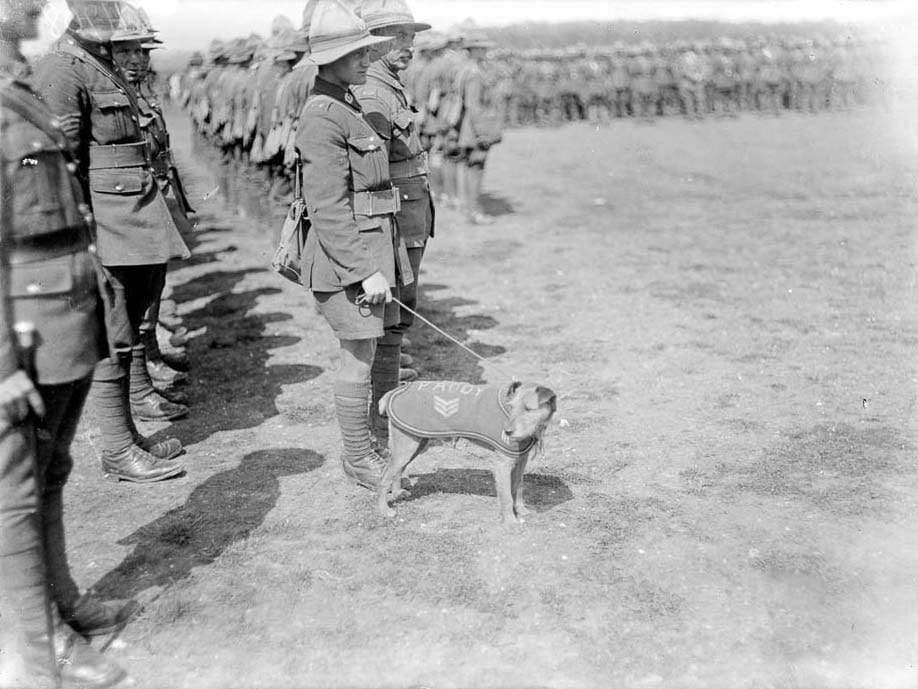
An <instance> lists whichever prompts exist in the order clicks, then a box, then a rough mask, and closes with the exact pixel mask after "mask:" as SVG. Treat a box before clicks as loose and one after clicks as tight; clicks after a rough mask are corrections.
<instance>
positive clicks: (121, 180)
mask: <svg viewBox="0 0 918 689" xmlns="http://www.w3.org/2000/svg"><path fill="white" fill-rule="evenodd" d="M151 182H152V178H151V175H150V173H149V172H147V171H145V170H141V169H139V168H119V169H112V170H90V172H89V184H90V187H91V188H92V190H93V191H94V192H96V193H99V194H119V195H122V196H131V195H136V194H140V193H141V192H143V191H144V189H146V188H147V187H148V186H149V185H150V184H151Z"/></svg>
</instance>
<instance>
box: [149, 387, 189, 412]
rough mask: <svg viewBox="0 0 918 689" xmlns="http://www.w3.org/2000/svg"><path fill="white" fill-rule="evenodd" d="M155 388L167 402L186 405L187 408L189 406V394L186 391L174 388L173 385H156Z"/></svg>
mask: <svg viewBox="0 0 918 689" xmlns="http://www.w3.org/2000/svg"><path fill="white" fill-rule="evenodd" d="M153 388H154V389H155V390H156V392H158V393H159V394H160V395H162V396H163V397H165V398H166V399H167V400H169V401H170V402H172V404H184V405H185V406H186V407H187V406H188V402H189V399H188V393H187V392H185V391H184V390H182V389H180V388H177V387H174V386H172V385H168V386H165V387H160V386H159V385H155V384H154V385H153Z"/></svg>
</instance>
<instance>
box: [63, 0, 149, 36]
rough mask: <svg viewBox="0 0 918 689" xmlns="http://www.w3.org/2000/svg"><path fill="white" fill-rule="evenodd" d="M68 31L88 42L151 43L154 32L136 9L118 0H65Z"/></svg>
mask: <svg viewBox="0 0 918 689" xmlns="http://www.w3.org/2000/svg"><path fill="white" fill-rule="evenodd" d="M67 6H68V7H69V8H70V13H71V14H72V15H73V17H72V19H71V20H70V26H69V27H68V30H69V31H70V32H71V33H73V34H74V35H76V36H79V37H80V38H82V39H83V40H85V41H88V42H90V43H108V42H110V41H142V42H143V41H151V40H152V39H153V38H154V35H153V30H152V29H151V28H150V27H149V25H147V24H146V23H145V22H144V20H143V17H142V15H141V14H140V13H139V12H138V11H137V9H136V8H134V7H131V6H130V5H128V4H127V3H125V2H122V1H121V0H67Z"/></svg>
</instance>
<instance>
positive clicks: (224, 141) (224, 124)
mask: <svg viewBox="0 0 918 689" xmlns="http://www.w3.org/2000/svg"><path fill="white" fill-rule="evenodd" d="M423 35H424V34H419V38H418V40H419V41H421V36H423ZM420 45H421V47H420V49H417V50H416V51H415V60H417V59H419V57H420V56H421V55H425V56H426V58H425V59H423V60H422V63H421V64H422V67H423V68H424V69H429V67H430V65H431V64H433V60H432V57H433V55H434V54H436V55H437V60H438V64H440V63H442V68H441V69H439V70H438V75H439V76H438V80H437V84H438V85H437V87H435V88H433V89H429V90H428V91H427V92H426V93H425V96H424V99H423V102H421V101H419V100H418V98H417V96H416V95H415V96H414V98H413V101H414V102H413V103H412V109H413V112H414V118H415V123H416V124H417V125H418V131H419V133H420V135H421V139H422V144H423V146H424V149H425V150H426V151H427V152H428V153H429V154H430V156H431V158H430V179H431V185H432V186H433V187H434V189H436V190H437V191H438V192H439V196H440V200H441V202H443V203H446V204H448V205H450V206H452V207H454V208H457V209H459V210H461V211H462V212H463V213H464V214H465V216H466V218H467V219H468V220H469V221H470V222H473V223H476V224H487V223H490V222H492V221H493V219H492V218H490V217H489V216H487V215H486V214H485V213H484V212H483V211H482V209H481V207H480V204H479V197H480V187H481V174H480V170H483V167H484V160H483V159H482V160H479V161H477V163H476V166H477V168H478V169H480V170H478V169H476V171H475V173H474V174H472V175H471V176H470V175H466V174H463V171H462V170H461V169H460V168H461V167H462V166H461V165H460V164H459V161H458V160H457V159H456V158H457V155H458V151H459V138H460V129H461V120H462V118H463V116H464V110H465V109H467V108H468V107H469V103H468V97H467V94H464V93H463V86H462V84H463V75H464V74H465V73H466V72H467V66H468V65H469V63H470V62H471V61H473V58H472V57H470V55H469V52H468V51H469V50H470V49H472V48H483V47H487V48H491V47H493V43H491V42H490V41H488V40H487V39H486V38H485V37H484V36H483V35H482V34H481V33H480V32H475V31H472V32H466V33H463V34H459V33H456V34H455V35H454V36H451V38H450V39H449V41H448V42H445V43H444V44H443V46H442V48H441V49H440V50H439V51H437V52H436V53H435V52H434V51H433V50H432V49H431V47H432V44H430V43H429V42H427V41H421V43H420ZM308 52H309V45H308V40H307V38H306V36H305V35H304V33H303V32H302V31H298V30H295V29H294V27H293V25H292V23H291V22H290V20H289V19H287V18H286V17H284V16H279V17H277V18H276V19H275V20H274V21H273V22H272V24H271V35H270V36H269V37H268V38H267V39H266V40H263V39H262V38H261V37H260V36H258V35H257V34H253V35H251V36H250V37H248V38H237V39H234V40H232V41H229V42H223V41H220V40H214V41H212V42H211V44H210V47H209V50H208V56H207V59H206V60H205V58H204V56H203V55H202V54H201V53H196V54H195V55H194V56H193V57H192V59H191V61H190V64H189V66H188V68H187V69H186V70H185V71H183V72H180V73H176V74H173V75H172V76H171V77H170V78H169V79H168V82H167V83H166V84H165V90H166V93H165V94H164V96H165V97H166V99H168V100H171V101H172V102H176V103H179V104H181V105H182V106H183V107H184V108H186V109H187V110H188V111H189V112H190V115H191V119H192V122H193V124H194V126H195V129H196V130H197V132H198V133H199V134H200V135H201V136H203V137H204V138H205V139H206V140H208V141H209V142H210V143H211V144H212V145H213V146H215V147H217V148H219V149H221V150H222V151H223V153H224V155H225V157H226V159H227V160H237V161H244V162H246V163H250V164H254V165H256V166H257V167H258V168H260V169H261V170H263V171H264V174H265V176H266V182H267V183H268V184H269V185H270V186H271V188H272V196H273V197H275V198H287V197H289V192H290V189H291V184H292V172H293V169H294V163H295V160H296V156H297V153H296V149H295V143H294V142H295V137H296V132H297V125H298V122H299V119H300V113H301V111H302V109H303V106H304V105H305V103H306V99H307V98H308V96H309V94H310V92H311V89H312V85H313V83H314V81H315V76H316V67H315V65H313V64H312V62H311V61H309V60H304V59H303V58H304V57H305V56H307V55H308ZM481 69H482V71H483V72H487V68H486V65H481ZM417 72H418V69H417V68H415V67H414V66H412V67H409V69H408V70H407V73H408V75H407V76H406V77H405V79H406V86H407V87H408V91H409V95H412V93H413V92H412V87H411V86H410V85H409V83H408V82H414V81H415V78H414V77H415V76H416V75H417ZM495 93H496V92H495V91H494V90H493V89H491V88H484V89H482V90H481V92H480V93H479V94H477V96H476V104H475V107H476V109H477V120H478V122H479V126H481V127H486V128H487V129H489V130H490V131H492V134H490V135H489V141H488V142H486V144H485V145H484V146H483V148H482V152H483V153H484V152H486V149H487V148H489V147H490V146H492V145H494V144H496V143H499V142H500V140H501V136H502V129H503V121H504V119H505V115H504V112H503V110H502V109H501V107H500V103H499V102H498V101H497V100H496V99H495V98H494V96H495ZM485 122H487V123H488V124H487V126H486V125H485V124H484V123H485Z"/></svg>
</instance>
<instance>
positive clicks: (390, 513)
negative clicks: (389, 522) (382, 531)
mask: <svg viewBox="0 0 918 689" xmlns="http://www.w3.org/2000/svg"><path fill="white" fill-rule="evenodd" d="M379 515H380V516H381V517H385V518H386V519H395V517H396V516H397V515H398V512H396V511H395V510H394V509H392V508H391V507H386V508H385V509H381V510H379Z"/></svg>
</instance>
